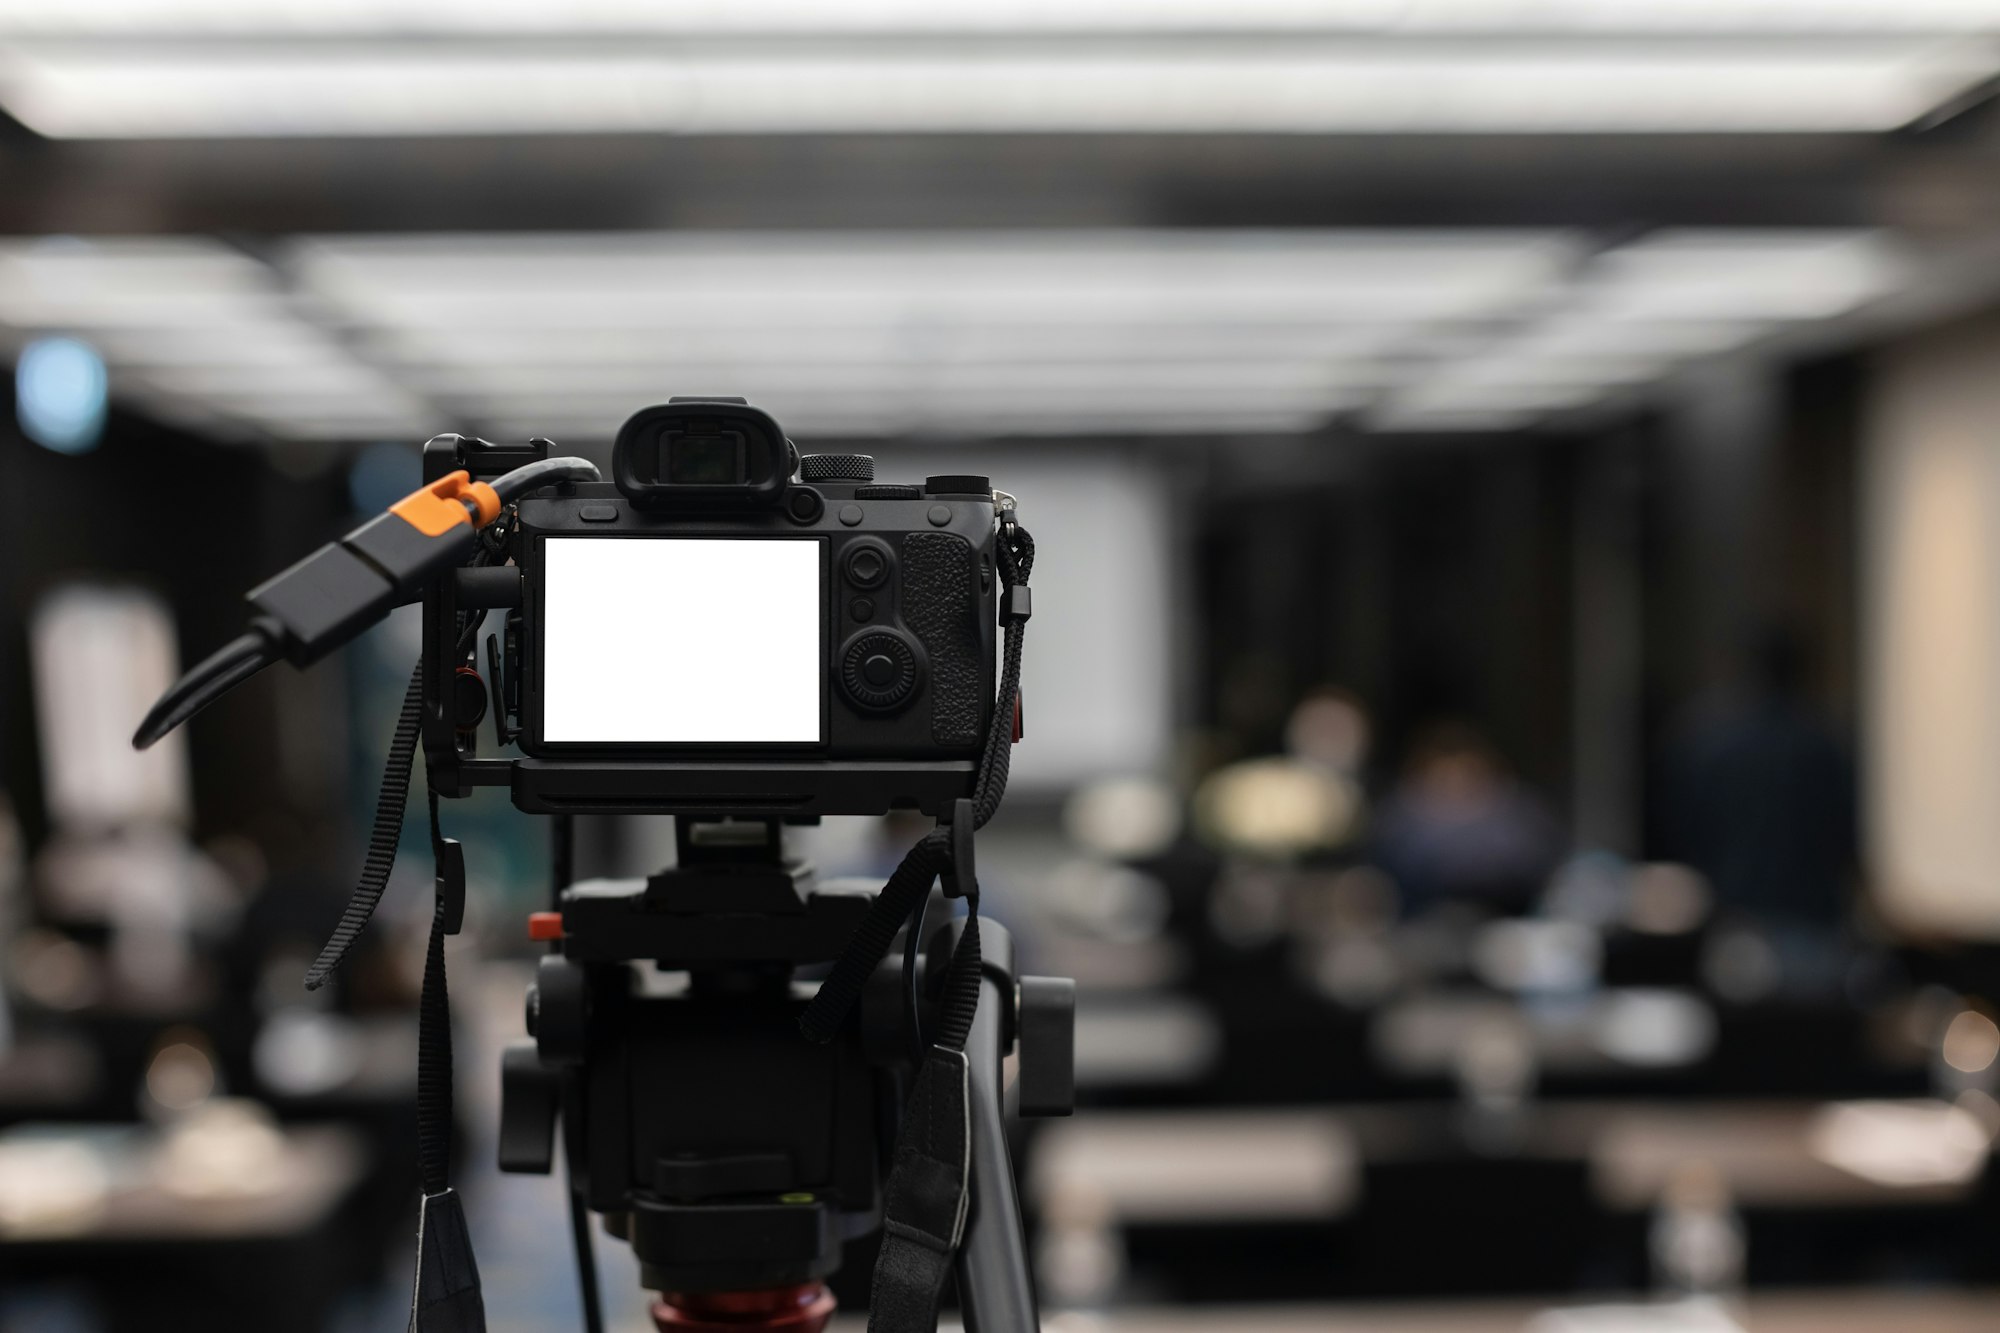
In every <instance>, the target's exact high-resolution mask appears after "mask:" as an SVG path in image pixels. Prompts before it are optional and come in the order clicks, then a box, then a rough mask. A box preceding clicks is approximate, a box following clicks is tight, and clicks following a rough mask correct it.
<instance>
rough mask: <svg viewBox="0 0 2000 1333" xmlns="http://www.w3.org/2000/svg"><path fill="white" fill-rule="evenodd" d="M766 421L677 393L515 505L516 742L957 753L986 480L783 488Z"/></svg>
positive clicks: (846, 479)
mask: <svg viewBox="0 0 2000 1333" xmlns="http://www.w3.org/2000/svg"><path fill="white" fill-rule="evenodd" d="M791 457H792V450H791V446H790V444H789V443H788V442H787V441H786V440H785V438H784V435H783V433H782V432H781V431H780V430H779V429H778V426H777V423H776V422H774V421H772V420H771V418H770V417H768V416H766V415H765V414H764V413H762V412H760V411H758V410H757V409H755V408H752V407H747V406H744V405H741V404H735V403H715V402H686V401H681V400H676V401H674V402H672V403H668V404H666V405H664V406H661V407H651V408H647V409H646V410H645V411H643V412H640V413H639V414H637V415H636V416H634V417H633V418H632V419H631V420H630V421H628V422H627V423H626V425H625V428H624V429H623V430H621V431H620V432H619V434H618V440H617V444H616V446H615V447H614V450H613V454H612V475H613V476H614V477H616V479H617V486H616V488H615V491H614V490H613V489H612V488H609V487H605V486H603V485H602V484H599V485H594V486H593V485H589V484H584V485H579V486H575V487H573V488H571V489H572V490H573V492H574V493H573V494H564V495H545V496H531V497H529V498H527V499H524V500H523V501H522V502H521V505H520V523H519V529H518V532H517V534H516V535H515V539H514V542H515V544H514V553H515V559H516V560H517V562H518V563H519V565H520V567H521V570H522V575H523V579H524V589H523V591H524V605H523V621H524V625H523V629H524V633H523V634H522V635H521V636H520V644H521V670H522V672H523V675H522V684H523V691H522V719H521V720H522V735H521V745H522V749H523V750H524V751H526V752H527V753H529V754H531V755H537V756H547V757H560V756H565V755H567V756H581V755H600V756H603V757H607V758H608V757H615V756H626V757H634V758H637V757H657V758H673V757H682V756H690V755H699V754H720V753H727V752H736V753H740V754H751V753H762V754H774V755H775V754H788V755H793V756H798V757H817V758H825V759H828V760H840V759H864V758H866V759H876V758H886V757H899V758H905V759H931V758H945V757H950V756H958V755H971V754H973V753H975V752H976V751H977V750H978V748H979V745H980V743H981V742H982V741H983V740H984V739H985V736H986V724H987V720H988V717H989V713H988V709H989V708H990V700H991V699H992V696H993V637H994V634H993V631H994V623H995V605H994V576H993V531H994V510H993V493H992V490H991V488H990V487H989V486H988V485H987V484H986V480H985V478H983V477H933V478H931V479H930V480H929V482H927V483H926V484H925V485H922V486H915V485H900V486H899V485H882V484H878V483H876V482H875V481H874V480H873V463H872V461H871V460H869V459H867V458H865V457H862V456H858V455H832V456H830V455H809V456H807V457H806V458H805V459H803V460H801V467H802V469H803V470H804V472H805V473H806V475H808V476H811V477H813V478H814V479H813V480H812V481H811V482H799V483H792V482H790V481H789V476H790V472H791V468H790V460H791Z"/></svg>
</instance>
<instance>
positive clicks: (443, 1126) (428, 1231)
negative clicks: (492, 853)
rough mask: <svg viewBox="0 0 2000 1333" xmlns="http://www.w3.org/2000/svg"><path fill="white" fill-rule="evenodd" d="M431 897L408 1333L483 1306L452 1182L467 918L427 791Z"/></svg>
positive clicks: (450, 848) (473, 1316) (420, 1033)
mask: <svg viewBox="0 0 2000 1333" xmlns="http://www.w3.org/2000/svg"><path fill="white" fill-rule="evenodd" d="M428 795H429V797H430V815H431V853H432V855H433V856H434V857H435V858H436V862H437V901H436V904H435V905H434V906H433V908H432V910H431V936H430V943H429V946H428V947H427V949H426V950H425V953H424V991H423V999H422V1001H421V1004H420V1006H419V1009H418V1016H417V1165H418V1169H419V1171H420V1172H421V1174H422V1178H423V1186H424V1201H423V1207H422V1209H421V1211H420V1212H419V1213H418V1215H417V1276H416V1285H415V1288H414V1289H413V1290H412V1292H411V1296H410V1333H485V1330H486V1303H485V1299H484V1297H483V1296H482V1295H481V1294H480V1288H479V1265H478V1264H477V1263H476V1262H475V1261H474V1260H473V1257H472V1236H471V1233H470V1232H469V1231H467V1229H466V1225H465V1209H464V1207H463V1205H462V1204H461V1203H460V1202H459V1197H458V1192H457V1191H456V1190H454V1189H452V1187H451V1183H450V1173H451V995H450V992H449V991H448V990H447V989H446V987H445V972H444V937H445V936H447V935H456V934H457V933H458V931H459V927H460V926H462V925H463V924H464V922H465V849H464V848H463V847H461V846H460V845H459V844H458V842H457V840H456V839H452V838H447V837H445V836H444V834H443V833H442V831H440V829H439V828H438V798H437V793H436V792H435V791H432V792H429V793H428Z"/></svg>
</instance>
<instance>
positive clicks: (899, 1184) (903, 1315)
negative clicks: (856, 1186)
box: [868, 1046, 972, 1333]
mask: <svg viewBox="0 0 2000 1333" xmlns="http://www.w3.org/2000/svg"><path fill="white" fill-rule="evenodd" d="M968 1071H969V1066H968V1065H967V1063H966V1057H965V1052H964V1051H954V1050H946V1049H944V1048H943V1047H939V1046H933V1047H932V1048H931V1050H930V1052H929V1053H928V1054H927V1055H926V1056H925V1057H924V1062H923V1064H922V1065H921V1066H920V1067H919V1068H918V1071H917V1078H916V1083H915V1086H913V1087H912V1088H911V1090H910V1100H909V1104H908V1106H907V1107H906V1108H905V1110H904V1116H903V1128H902V1131H901V1133H900V1134H898V1135H897V1138H896V1152H895V1156H894V1157H893V1158H892V1159H891V1165H890V1170H889V1186H888V1191H887V1193H886V1194H885V1196H884V1198H883V1201H882V1249H881V1253H880V1256H879V1257H878V1258H877V1259H876V1261H875V1277H874V1283H873V1285H872V1287H871V1288H870V1291H869V1297H868V1328H869V1333H903V1330H908V1329H932V1328H936V1327H937V1308H938V1300H939V1298H940V1297H941V1296H942V1295H943V1293H944V1282H945V1278H946V1277H947V1276H948V1275H949V1274H950V1273H951V1263H952V1255H953V1254H954V1253H956V1252H957V1250H958V1245H959V1242H960V1241H961V1240H963V1239H964V1236H965V1216H966V1211H967V1208H968V1205H969V1203H970V1190H969V1188H968V1180H969V1177H970V1168H971V1162H970V1158H971V1153H972V1097H971V1089H970V1086H969V1084H970V1078H969V1072H968Z"/></svg>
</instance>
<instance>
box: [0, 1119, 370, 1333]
mask: <svg viewBox="0 0 2000 1333" xmlns="http://www.w3.org/2000/svg"><path fill="white" fill-rule="evenodd" d="M118 1133H119V1131H108V1130H104V1129H102V1128H99V1129H97V1130H95V1131H94V1133H90V1134H85V1133H81V1132H79V1133H75V1134H74V1135H73V1136H72V1137H71V1138H70V1139H68V1140H67V1142H69V1143H71V1144H73V1145H87V1146H88V1147H89V1150H91V1151H95V1152H98V1153H100V1154H101V1155H102V1156H103V1157H104V1158H105V1159H106V1161H107V1162H109V1163H110V1164H111V1166H110V1169H109V1170H108V1171H107V1173H106V1188H105V1189H104V1190H103V1191H102V1194H101V1196H100V1197H98V1198H97V1199H95V1200H94V1201H93V1202H91V1203H90V1205H89V1206H88V1207H86V1208H79V1209H77V1210H74V1211H72V1212H70V1213H68V1214H66V1215H60V1216H48V1217H39V1218H37V1217H29V1218H24V1219H17V1220H16V1221H14V1222H13V1223H12V1224H11V1225H8V1226H7V1227H6V1228H5V1229H4V1231H0V1281H4V1282H6V1283H9V1284H12V1283H26V1282H39V1281H55V1280H62V1281H68V1282H73V1283H77V1284H80V1285H81V1286H83V1287H84V1288H85V1289H87V1290H88V1291H89V1292H90V1293H91V1296H92V1298H93V1299H94V1300H95V1301H96V1302H97V1304H98V1305H99V1307H100V1309H101V1311H102V1313H103V1315H104V1318H105V1327H106V1329H107V1330H108V1333H123V1330H128V1329H129V1330H135V1331H136V1330H141V1329H143V1330H146V1331H147V1333H164V1331H167V1330H179V1329H188V1330H194V1329H201V1330H208V1331H212V1330H217V1329H234V1328H245V1329H248V1328H260V1329H261V1328H271V1329H276V1328H284V1329H288V1330H301V1331H305V1330H314V1329H318V1328H320V1327H322V1326H323V1324H324V1321H325V1320H326V1318H327V1316H328V1314H329V1312H330V1310H331V1308H332V1306H333V1303H334V1300H335V1298H336V1296H337V1294H338V1292H339V1289H340V1287H341V1286H342V1285H343V1284H344V1283H346V1282H347V1281H350V1280H352V1278H353V1276H354V1273H355V1270H356V1262H357V1256H356V1255H355V1254H354V1253H353V1248H354V1247H353V1244H352V1241H353V1238H352V1237H350V1236H349V1235H347V1234H346V1233H347V1231H348V1230H349V1229H348V1228H344V1227H343V1226H342V1225H341V1214H342V1210H343V1208H344V1207H345V1206H346V1205H347V1203H348V1202H349V1200H350V1197H351V1196H352V1195H353V1193H354V1191H355V1189H356V1187H357V1186H358V1185H359V1184H360V1182H361V1180H362V1178H363V1175H364V1172H365V1168H366V1165H367V1152H366V1149H365V1148H364V1146H363V1144H362V1142H361V1140H360V1138H359V1136H357V1135H356V1134H355V1133H353V1132H352V1131H350V1130H347V1129H344V1128H340V1127H335V1126H311V1127H298V1128H290V1129H286V1130H284V1131H283V1139H284V1161H285V1176H284V1184H283V1186H282V1188H276V1189H272V1190H270V1191H268V1192H260V1193H244V1194H236V1195H224V1196H221V1197H191V1196H189V1195H186V1194H183V1193H176V1192H172V1191H169V1190H168V1189H165V1188H163V1187H162V1186H161V1185H160V1183H159V1182H158V1181H157V1180H156V1179H155V1178H154V1177H153V1176H152V1174H151V1173H150V1172H149V1171H147V1170H145V1169H143V1167H142V1168H140V1169H133V1168H132V1167H131V1163H132V1162H134V1161H135V1160H136V1161H143V1159H144V1157H145V1156H146V1154H147V1152H148V1151H149V1148H148V1146H147V1145H146V1144H145V1142H144V1137H145V1136H144V1132H143V1131H139V1130H130V1131H125V1132H124V1139H123V1141H120V1140H119V1139H118V1138H116V1137H115V1136H116V1135H117V1134H118ZM47 1142H48V1143H49V1144H50V1145H51V1146H52V1147H54V1146H58V1145H61V1144H63V1143H64V1142H65V1139H63V1138H62V1137H59V1135H58V1133H56V1132H52V1133H51V1134H50V1136H49V1137H48V1139H47ZM371 1243H372V1242H371Z"/></svg>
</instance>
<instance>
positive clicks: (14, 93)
mask: <svg viewBox="0 0 2000 1333" xmlns="http://www.w3.org/2000/svg"><path fill="white" fill-rule="evenodd" d="M1996 67H2000V59H1996V57H1995V53H1994V52H1993V51H1992V50H1991V49H1990V48H1989V47H1988V46H1987V45H1986V44H1984V43H1979V42H1960V43H1940V42H1936V41H1928V40H1927V41H1921V42H1906V41H1894V40H1883V41H1877V42H1870V43H1867V44H1865V45H1861V46H1842V47H1835V48H1831V49H1827V48H1821V47H1808V48H1801V49H1783V48H1779V49H1765V48H1744V47H1740V46H1738V47H1732V46H1729V45H1726V44H1721V45H1717V46H1716V47H1715V48H1714V49H1712V50H1703V49H1699V48H1696V49H1690V48H1688V47H1687V46H1686V45H1684V44H1673V45H1647V44H1643V43H1633V44H1628V45H1624V46H1613V47H1609V48H1602V47H1593V48H1589V49H1586V50H1580V51H1571V50H1562V49H1550V50H1540V51H1538V50H1534V49H1528V50H1519V49H1513V48H1504V49H1496V50H1482V49H1480V48H1479V47H1477V46H1472V45H1468V46H1465V47H1463V48H1461V49H1460V50H1459V51H1457V52H1455V53H1453V52H1435V53H1433V52H1426V51H1423V50H1420V49H1413V48H1412V47H1411V46H1410V45H1408V44H1404V43H1375V44H1372V45H1370V44H1367V43H1348V44H1346V45H1344V46H1343V45H1340V44H1328V43H1308V44H1304V45H1302V44H1301V43H1299V42H1297V41H1287V42H1273V43H1272V44H1269V45H1267V46H1264V47H1261V48H1253V49H1246V48H1237V49H1236V50H1234V51H1232V52H1231V53H1230V54H1228V55H1226V56H1218V55H1211V54H1207V53H1205V52H1204V53H1199V54H1197V53H1188V52H1184V51H1178V50H1173V49H1168V50H1165V51H1163V52H1160V53H1157V54H1147V53H1139V52H1132V53H1113V54H1101V53H1099V51H1098V50H1097V49H1096V48H1070V49H1065V48H1052V49H1050V50H1049V51H1047V52H1046V53H1027V54H1022V53H1017V52H1014V51H1011V50H1002V51H994V50H984V49H977V48H968V49H966V50H964V51H963V52H962V53H959V54H929V53H921V54H911V55H907V56H902V57H884V56H880V55H873V54H865V53H863V54H855V53H852V52H849V51H845V50H839V49H828V50H826V51H823V52H819V53H812V52H807V53H803V54H799V55H796V56H792V57H790V58H785V57H781V56H777V55H747V56H725V55H710V56H700V55H694V54H684V53H675V52H674V51H672V49H671V48H668V49H666V50H663V51H662V53H660V54H657V55H650V54H643V53H638V54H631V53H625V52H622V51H609V50H607V51H604V52H601V53H577V54H565V55H541V54H536V53H521V54H493V53H490V52H487V51H483V50H477V49H457V50H454V49H451V48H445V49H442V50H439V49H436V48H429V47H406V46H396V45H389V44H380V45H376V46H374V47H372V48H355V47H352V46H342V47H339V48H333V49H328V50H304V49H299V48H292V47H281V48H278V49H275V50H258V51H255V52H249V53H246V52H245V51H243V50H238V49H226V48H213V47H211V48H206V49H204V48H201V47H186V46H183V47H160V46H159V45H158V44H152V45H142V46H138V47H134V48H120V49H116V50H113V49H92V48H91V47H88V46H76V45H64V44H60V43H44V44H41V45H20V44H17V45H16V46H15V47H14V48H13V50H12V51H11V52H10V58H9V59H8V61H7V62H6V70H5V78H4V94H0V96H4V102H5V105H6V107H7V109H8V111H10V112H11V113H12V114H13V115H14V116H15V117H16V118H18V119H19V120H21V121H22V122H23V123H25V124H27V125H28V126H29V127H30V128H32V129H34V130H36V131H37V132H39V133H42V134H45V135H48V136H50V137H53V138H121V139H122V138H135V139H150V138H187V137H265V136H276V137H285V136H346V135H362V136H369V135H464V134H471V135H480V134H544V133H627V132H630V133H657V132H661V131H667V132H675V133H685V134H796V133H807V134H818V133H919V134H937V133H1000V132H1006V133H1069V132H1085V133H1280V134H1284V133H1320V134H1334V133H1338V134H1397V133H1467V134H1485V133H1556V134H1566V133H1609V132H1618V133H1657V132H1667V133H1684V132H1716V133H1729V132H1763V133H1784V132H1795V133H1800V132H1802V133H1814V132H1869V131H1882V130H1888V129H1892V128H1895V127H1897V126H1900V125H1904V124H1907V123H1909V122H1911V121H1913V120H1915V119H1917V118H1919V117H1921V116H1922V115H1923V114H1924V113H1925V112H1927V111H1929V110H1931V109H1933V108H1934V107H1936V106H1938V105H1940V104H1941V103H1943V102H1945V101H1947V100H1948V99H1950V98H1951V97H1953V96H1956V95H1957V94H1959V93H1960V92H1962V91H1964V90H1965V89H1967V88H1969V87H1971V86H1972V85H1973V84H1975V83H1977V82H1978V81H1979V80H1980V79H1982V78H1984V77H1987V76H1988V75H1990V74H1991V73H1992V72H1993V71H1994V69H1995V68H1996Z"/></svg>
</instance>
